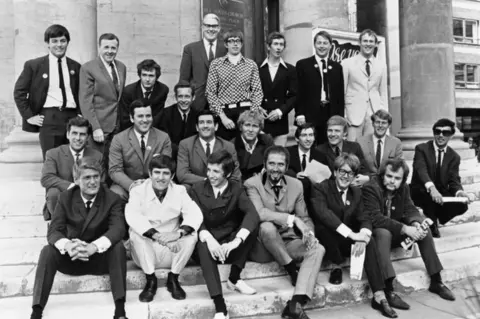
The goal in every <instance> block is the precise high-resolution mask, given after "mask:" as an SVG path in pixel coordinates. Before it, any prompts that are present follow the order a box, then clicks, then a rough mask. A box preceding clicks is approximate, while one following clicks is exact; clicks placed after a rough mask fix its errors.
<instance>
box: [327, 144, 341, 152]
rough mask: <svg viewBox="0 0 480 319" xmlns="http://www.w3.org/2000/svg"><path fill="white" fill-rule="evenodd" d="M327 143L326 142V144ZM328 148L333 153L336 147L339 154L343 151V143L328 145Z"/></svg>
mask: <svg viewBox="0 0 480 319" xmlns="http://www.w3.org/2000/svg"><path fill="white" fill-rule="evenodd" d="M327 143H328V142H327ZM328 146H329V147H330V148H331V149H332V151H335V147H338V148H339V149H340V152H342V150H343V141H341V142H340V143H338V144H337V145H335V146H333V145H331V144H330V143H328Z"/></svg>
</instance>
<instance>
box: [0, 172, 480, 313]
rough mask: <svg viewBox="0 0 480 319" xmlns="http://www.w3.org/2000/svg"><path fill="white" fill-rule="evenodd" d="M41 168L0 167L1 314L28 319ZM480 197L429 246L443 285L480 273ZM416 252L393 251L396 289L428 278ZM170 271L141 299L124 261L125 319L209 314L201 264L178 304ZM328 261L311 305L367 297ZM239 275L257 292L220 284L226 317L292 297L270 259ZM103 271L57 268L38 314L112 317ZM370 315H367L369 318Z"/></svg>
mask: <svg viewBox="0 0 480 319" xmlns="http://www.w3.org/2000/svg"><path fill="white" fill-rule="evenodd" d="M40 171H41V167H40V166H39V165H34V164H22V165H18V164H0V181H2V183H0V194H2V195H1V196H0V252H1V257H0V318H7V319H17V318H18V319H20V318H28V317H29V313H30V311H31V301H32V298H31V295H32V289H33V282H34V278H35V269H36V262H37V259H38V256H39V253H40V250H41V248H42V247H43V245H45V244H46V239H45V235H46V231H47V225H46V223H45V222H44V221H43V218H42V216H41V210H42V207H43V203H44V190H43V189H42V188H41V186H40V183H39V179H40ZM461 175H462V182H463V183H464V184H465V189H466V190H467V191H473V192H475V193H476V194H477V196H478V195H479V191H480V168H478V167H474V168H473V169H472V168H471V167H470V168H469V169H465V170H462V172H461ZM479 220H480V202H475V203H473V204H472V205H470V207H469V211H468V212H467V213H466V214H464V215H462V216H459V217H458V218H456V219H455V220H453V221H452V222H450V223H449V224H448V225H446V226H445V227H443V228H442V229H441V233H442V238H440V239H436V240H435V244H436V248H437V252H438V253H439V255H440V259H441V261H442V263H443V265H444V268H445V270H444V271H443V273H442V277H443V279H444V281H445V282H446V283H454V282H457V281H459V280H462V279H464V278H468V277H472V278H473V277H480V223H477V221H479ZM419 256H420V255H419V252H418V249H417V248H416V247H415V248H414V249H413V250H412V251H409V252H406V251H404V250H403V249H396V250H395V251H394V252H392V258H393V259H394V260H395V261H394V267H395V269H396V271H397V275H398V276H397V290H398V291H399V292H402V293H405V294H408V293H410V292H412V291H415V290H421V289H425V288H427V287H428V284H429V278H428V276H427V274H426V272H425V270H424V266H423V262H422V260H421V258H419ZM228 272H229V266H224V265H221V266H220V273H221V277H222V280H224V281H225V280H226V278H227V277H228ZM167 273H168V270H157V276H158V278H159V289H158V292H157V295H156V297H155V300H154V301H153V302H151V303H149V304H144V303H140V302H139V301H138V294H139V293H140V290H141V289H142V288H143V285H144V283H145V278H144V275H143V274H142V272H141V271H140V270H139V269H138V268H136V267H135V265H134V264H133V263H132V262H131V261H130V262H129V264H128V274H127V286H128V292H127V306H126V307H127V314H128V317H129V318H130V319H137V318H138V319H160V318H168V319H171V318H212V317H213V313H214V308H213V303H212V301H211V299H210V298H209V296H208V292H207V289H206V286H205V285H204V280H203V276H202V272H201V270H200V267H198V266H189V267H187V269H185V271H184V272H183V273H182V274H181V276H180V281H181V282H182V283H183V285H184V288H185V290H186V292H187V299H186V300H183V301H176V300H173V299H172V298H171V297H170V294H169V293H168V292H167V291H166V289H165V288H164V283H165V280H166V276H167ZM328 275H329V271H328V265H324V266H323V267H322V271H321V272H320V274H319V276H318V279H317V286H316V291H315V295H314V298H313V300H312V302H311V303H309V305H308V307H309V308H329V307H334V306H341V305H345V304H350V303H357V302H363V301H366V300H367V299H368V298H369V297H371V291H370V289H369V287H368V284H367V282H366V280H365V276H364V279H363V280H361V281H356V280H350V279H349V269H348V267H346V266H345V267H344V283H343V284H342V285H339V286H334V285H330V284H329V283H328ZM242 277H243V278H244V279H245V280H247V282H248V283H249V284H250V285H251V286H253V287H255V288H256V289H257V291H258V293H257V294H256V295H252V296H246V295H241V294H238V293H235V292H230V291H228V290H227V289H226V287H225V288H224V289H225V290H224V292H225V299H226V301H227V306H228V309H229V311H230V316H231V317H232V318H242V317H252V318H255V317H256V316H260V315H266V314H278V317H280V316H279V313H280V312H281V311H282V309H283V307H284V305H285V302H286V301H287V300H288V299H289V298H290V297H291V295H292V292H293V287H292V286H291V284H290V281H289V278H288V277H287V276H286V274H285V272H284V270H283V269H282V268H281V267H279V266H278V265H277V264H276V263H268V264H256V263H247V266H246V269H245V270H244V271H243V273H242ZM109 289H110V283H109V279H108V277H107V276H81V277H72V276H66V275H63V274H60V273H58V274H57V276H56V279H55V283H54V286H53V290H52V296H51V298H50V300H49V303H48V306H47V308H46V311H45V315H44V318H47V319H49V318H51V319H57V318H58V319H59V318H67V317H68V318H69V319H76V318H85V317H87V316H88V317H91V318H109V317H110V318H111V317H112V313H113V302H112V297H111V294H110V292H109ZM373 315H375V312H372V316H373Z"/></svg>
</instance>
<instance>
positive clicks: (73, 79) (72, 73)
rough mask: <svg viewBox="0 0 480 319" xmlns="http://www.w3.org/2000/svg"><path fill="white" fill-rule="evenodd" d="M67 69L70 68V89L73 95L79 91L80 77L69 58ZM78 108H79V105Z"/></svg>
mask: <svg viewBox="0 0 480 319" xmlns="http://www.w3.org/2000/svg"><path fill="white" fill-rule="evenodd" d="M67 67H68V74H69V76H70V88H71V90H72V93H73V92H75V91H77V89H78V83H77V79H78V76H77V75H76V74H75V72H76V71H75V68H74V67H73V63H72V60H70V59H69V58H67ZM77 107H79V106H78V105H77Z"/></svg>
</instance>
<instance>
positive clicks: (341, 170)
mask: <svg viewBox="0 0 480 319" xmlns="http://www.w3.org/2000/svg"><path fill="white" fill-rule="evenodd" d="M338 174H340V176H341V177H343V176H345V175H347V176H348V177H350V178H351V177H354V176H355V172H353V171H346V170H344V169H339V170H338Z"/></svg>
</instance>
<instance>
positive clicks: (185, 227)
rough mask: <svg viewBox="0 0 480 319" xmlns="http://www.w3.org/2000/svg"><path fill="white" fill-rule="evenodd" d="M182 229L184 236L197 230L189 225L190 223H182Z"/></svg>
mask: <svg viewBox="0 0 480 319" xmlns="http://www.w3.org/2000/svg"><path fill="white" fill-rule="evenodd" d="M180 229H182V230H183V232H184V234H183V235H184V236H186V235H190V234H191V233H193V232H194V231H195V229H193V228H192V227H190V226H188V225H182V226H180Z"/></svg>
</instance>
